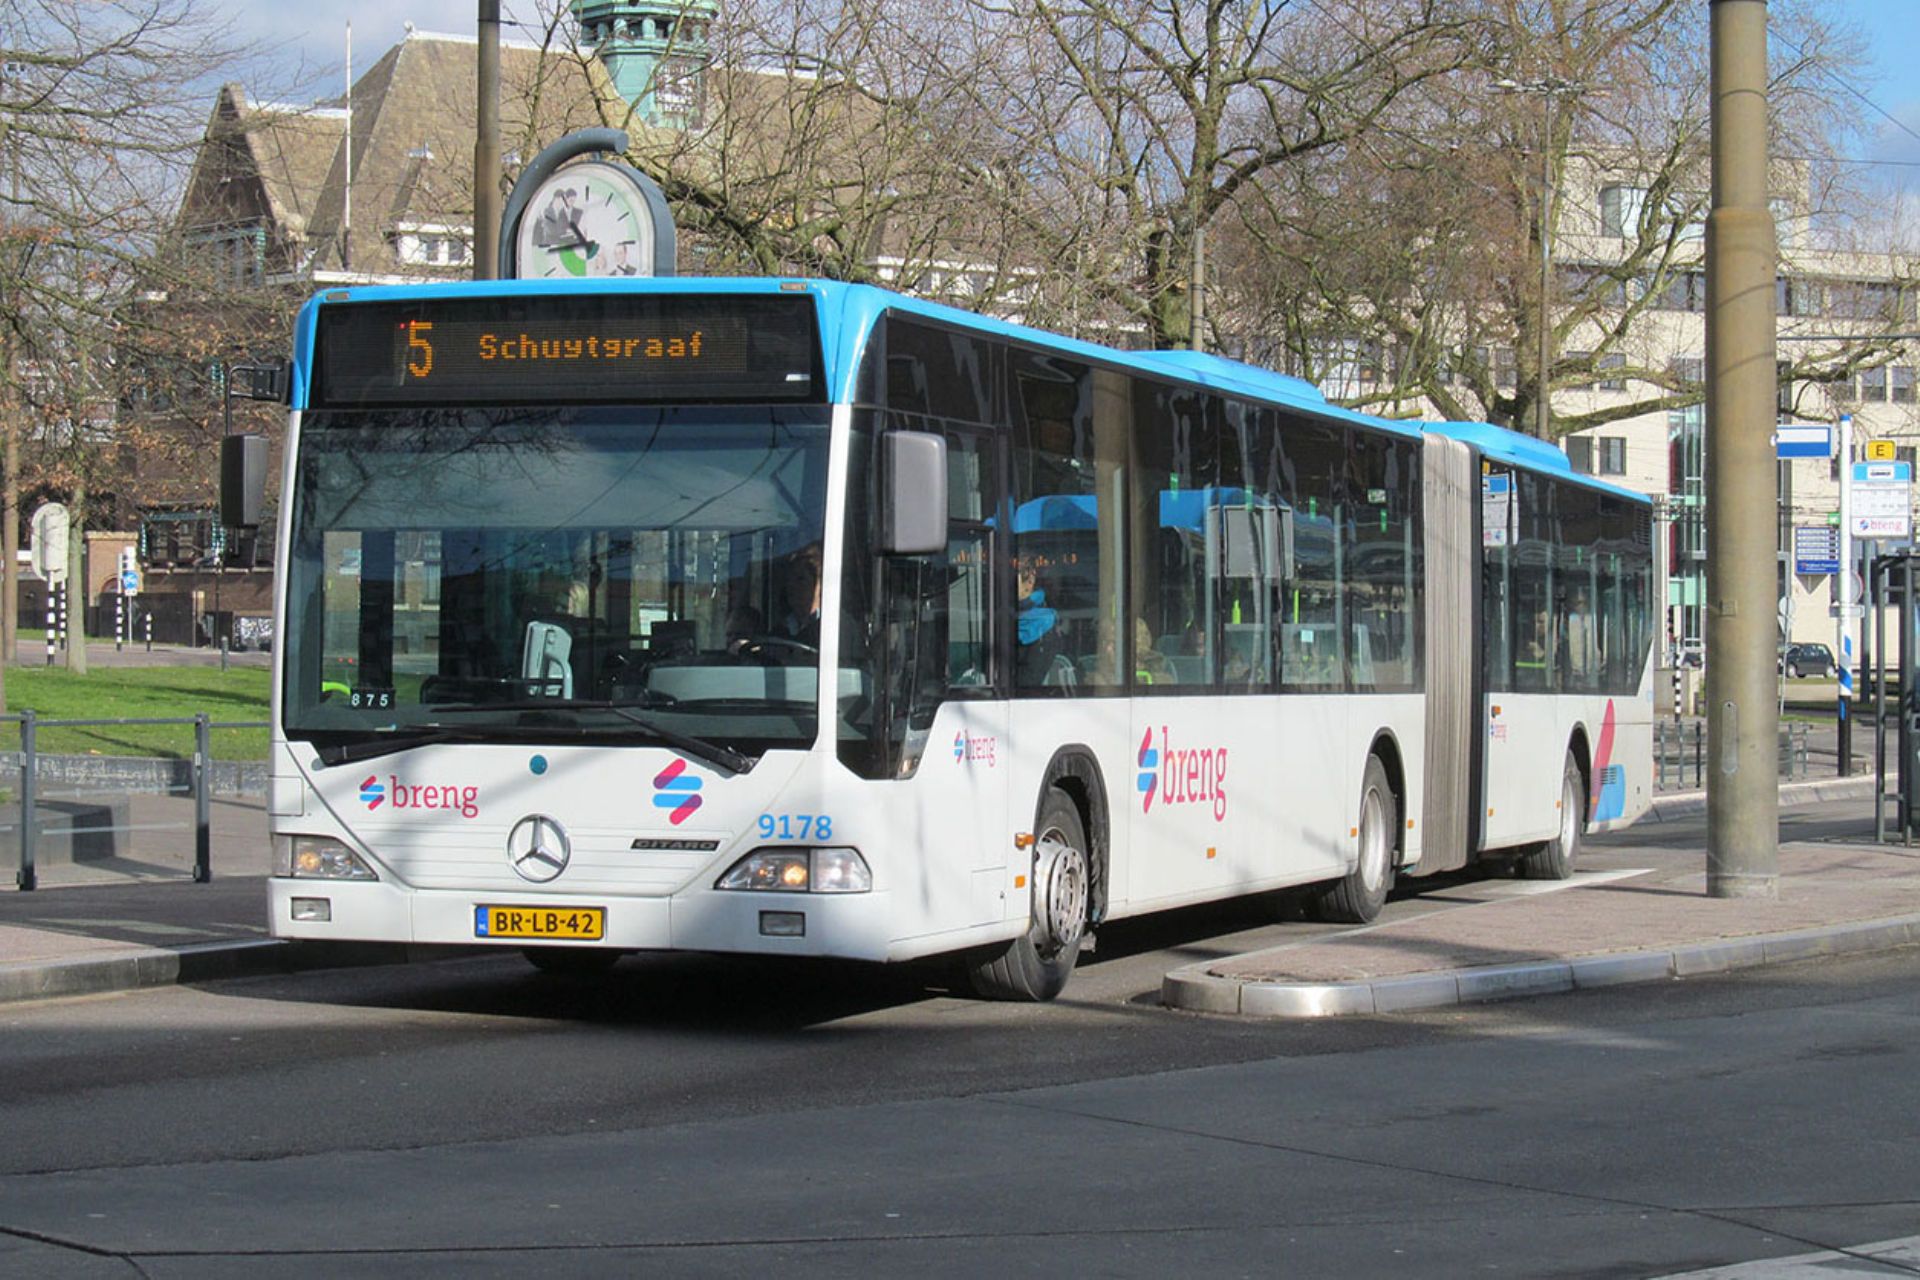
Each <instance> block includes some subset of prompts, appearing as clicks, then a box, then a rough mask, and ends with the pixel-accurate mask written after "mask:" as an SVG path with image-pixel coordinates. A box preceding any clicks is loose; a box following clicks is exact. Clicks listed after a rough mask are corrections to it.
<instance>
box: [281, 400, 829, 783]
mask: <svg viewBox="0 0 1920 1280" xmlns="http://www.w3.org/2000/svg"><path fill="white" fill-rule="evenodd" d="M827 439H828V427H827V416H826V411H825V410H824V409H818V408H810V407H801V406H779V407H770V408H758V407H754V408H747V407H739V406H733V407H727V408H715V407H709V408H644V409H641V408H623V407H600V406H594V407H574V408H566V409H491V410H476V409H462V410H446V409H401V410H384V411H364V412H314V413H309V414H307V415H306V417H305V420H304V421H303V423H302V424H301V428H300V444H299V461H298V464H297V466H296V469H295V475H294V479H293V497H292V502H293V527H292V531H291V543H290V550H289V554H288V560H287V573H288V581H287V592H288V594H287V627H286V634H285V637H284V642H283V643H284V650H285V651H284V655H283V661H284V662H285V663H286V679H285V681H284V684H283V688H284V698H283V716H284V722H285V728H286V731H287V733H288V734H289V735H290V736H295V737H301V738H306V739H309V740H311V741H313V742H315V743H316V744H317V745H319V746H320V747H322V748H323V749H325V748H329V747H331V748H333V749H335V750H339V749H341V748H344V747H351V746H353V745H355V744H359V745H360V746H361V747H363V748H365V747H371V748H372V751H368V752H367V754H372V753H374V752H377V751H378V749H379V744H380V743H381V742H382V741H386V742H391V743H392V744H393V745H394V746H396V747H398V746H404V745H407V743H408V742H411V741H422V740H431V739H436V738H440V737H449V736H458V737H459V738H460V740H463V741H466V740H472V739H475V738H479V739H482V740H486V739H493V740H499V741H529V742H531V741H541V742H567V741H573V740H578V739H585V740H592V741H602V742H604V741H654V740H667V741H673V740H675V739H678V740H680V741H683V742H697V743H703V744H718V749H719V750H720V751H722V752H723V753H731V752H734V751H738V752H743V753H748V754H753V753H757V752H759V751H764V750H766V749H768V748H771V747H777V746H794V747H801V746H806V745H808V744H810V743H811V742H812V740H813V737H814V734H815V731H816V727H817V682H818V677H817V657H818V655H817V646H818V643H819V635H818V630H819V623H818V612H819V578H820V571H819V566H820V558H819V557H820V543H821V532H822V529H823V528H824V523H825V504H826V471H827Z"/></svg>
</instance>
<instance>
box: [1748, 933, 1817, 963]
mask: <svg viewBox="0 0 1920 1280" xmlns="http://www.w3.org/2000/svg"><path fill="white" fill-rule="evenodd" d="M1833 938H1834V931H1833V930H1832V929H1803V930H1799V931H1797V932H1794V933H1776V934H1774V935H1773V936H1772V937H1769V938H1763V939H1761V945H1762V947H1764V948H1765V953H1766V961H1765V963H1767V964H1787V963H1789V962H1791V961H1794V960H1812V959H1815V958H1816V957H1819V956H1830V955H1832V954H1833V952H1834V946H1833Z"/></svg>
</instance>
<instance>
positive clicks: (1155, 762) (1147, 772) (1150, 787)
mask: <svg viewBox="0 0 1920 1280" xmlns="http://www.w3.org/2000/svg"><path fill="white" fill-rule="evenodd" d="M1134 785H1135V787H1137V788H1138V789H1139V791H1140V812H1142V813H1151V812H1153V793H1154V792H1155V791H1157V790H1159V787H1160V753H1159V752H1158V751H1155V750H1154V749H1153V730H1152V729H1148V730H1147V736H1146V737H1144V738H1142V739H1140V777H1139V779H1138V781H1136V782H1135V783H1134Z"/></svg>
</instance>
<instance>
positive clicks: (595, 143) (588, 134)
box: [499, 129, 675, 280]
mask: <svg viewBox="0 0 1920 1280" xmlns="http://www.w3.org/2000/svg"><path fill="white" fill-rule="evenodd" d="M626 150H627V135H626V134H625V133H623V132H621V131H620V130H618V129H579V130H576V131H575V132H573V133H570V134H568V135H567V136H566V137H564V138H560V139H558V140H556V141H555V142H553V143H552V144H551V145H549V146H547V147H545V148H543V149H542V150H541V152H540V154H539V155H537V156H535V157H534V158H533V160H532V162H531V163H530V164H528V165H527V167H526V168H525V169H523V170H521V172H520V176H519V178H517V179H516V180H515V181H514V184H513V191H512V193H511V194H509V195H508V196H507V208H506V212H505V215H504V216H503V217H502V218H501V220H500V272H499V278H500V279H502V280H513V279H516V278H518V277H519V274H520V260H519V258H520V249H519V244H520V221H521V219H522V218H524V217H526V215H527V210H528V208H529V206H530V205H531V204H532V202H533V193H534V192H535V191H536V190H538V189H539V187H540V184H541V183H543V182H545V181H546V180H547V179H548V178H550V177H552V176H553V174H554V173H555V172H556V171H557V170H558V169H559V168H560V167H561V166H562V165H564V164H566V163H567V162H568V161H569V160H573V159H576V158H578V157H580V156H585V155H597V154H604V153H612V155H614V156H619V155H624V154H625V153H626ZM609 163H612V162H609ZM620 167H621V168H622V169H625V170H626V175H627V177H628V178H629V179H631V180H632V182H633V184H634V186H635V187H637V188H638V189H639V191H640V193H641V195H642V196H643V197H644V198H645V200H646V205H647V213H648V215H649V216H650V218H651V219H652V222H653V264H652V265H653V272H652V274H654V275H656V276H670V275H673V274H675V271H674V256H675V255H674V231H673V214H672V212H671V211H670V210H668V208H667V198H666V196H665V195H663V194H662V193H661V191H660V186H659V184H658V183H656V182H654V180H653V179H652V178H649V177H648V176H647V175H646V174H644V173H641V172H640V171H639V170H637V169H633V168H631V167H629V166H626V165H621V166H620Z"/></svg>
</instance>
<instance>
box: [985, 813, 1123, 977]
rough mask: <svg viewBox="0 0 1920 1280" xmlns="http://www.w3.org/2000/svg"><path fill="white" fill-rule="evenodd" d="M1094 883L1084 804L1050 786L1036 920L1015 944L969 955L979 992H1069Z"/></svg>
mask: <svg viewBox="0 0 1920 1280" xmlns="http://www.w3.org/2000/svg"><path fill="white" fill-rule="evenodd" d="M1091 882H1092V881H1091V875H1090V871H1089V866H1088V862H1087V830H1086V825H1085V824H1084V823H1083V822H1081V820H1080V810H1079V807H1078V806H1076V805H1075V804H1074V803H1073V800H1072V798H1071V797H1069V796H1068V795H1067V793H1066V792H1064V791H1062V790H1061V789H1060V788H1058V787H1049V788H1047V795H1046V799H1045V800H1044V801H1042V803H1041V805H1040V820H1039V822H1038V823H1037V824H1036V829H1035V838H1034V859H1033V876H1032V897H1031V899H1030V901H1031V904H1032V906H1031V908H1030V912H1031V917H1030V918H1031V923H1030V925H1029V927H1028V929H1027V931H1026V932H1025V933H1024V934H1022V935H1021V936H1019V937H1018V938H1015V939H1014V940H1013V941H1012V942H1009V943H1006V944H1004V945H1003V946H1000V947H996V948H994V949H992V950H990V951H985V952H981V953H979V954H977V955H974V956H971V957H969V958H968V959H967V961H966V973H967V979H968V982H969V984H970V985H971V986H972V988H973V993H974V994H975V995H977V996H979V997H981V998H982V999H986V1000H1021V1001H1028V1002H1033V1001H1040V1000H1051V999H1053V998H1054V997H1055V996H1057V995H1059V994H1060V993H1061V991H1063V990H1065V988H1066V985H1067V979H1068V978H1070V977H1072V976H1073V966H1074V965H1075V964H1076V963H1078V961H1079V959H1080V943H1081V941H1082V939H1084V938H1085V937H1086V933H1087V900H1088V896H1089V893H1088V890H1089V887H1090V885H1091Z"/></svg>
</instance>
